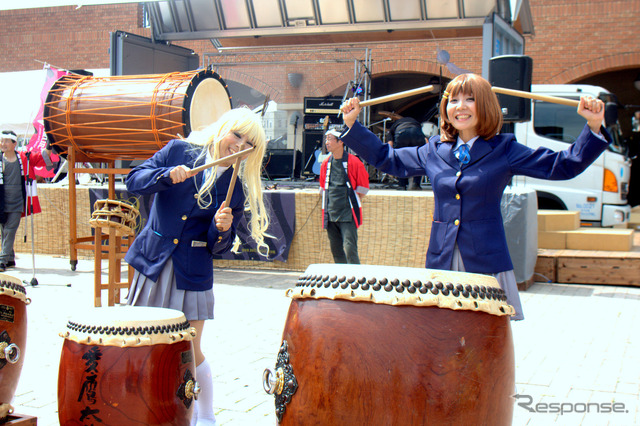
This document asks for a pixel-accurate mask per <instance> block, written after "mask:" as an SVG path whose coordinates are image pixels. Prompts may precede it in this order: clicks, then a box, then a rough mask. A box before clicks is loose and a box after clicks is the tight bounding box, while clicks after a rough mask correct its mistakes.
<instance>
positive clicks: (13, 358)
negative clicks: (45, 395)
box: [0, 274, 30, 423]
mask: <svg viewBox="0 0 640 426" xmlns="http://www.w3.org/2000/svg"><path fill="white" fill-rule="evenodd" d="M29 303H30V300H29V299H28V298H27V293H26V291H25V288H24V287H23V286H22V285H21V281H20V280H19V279H17V278H14V277H12V276H9V275H5V274H0V423H2V420H3V419H5V418H6V416H7V414H8V413H9V412H10V410H11V408H10V405H9V404H10V403H11V400H12V399H13V396H14V394H15V392H16V388H17V386H18V380H19V379H20V373H21V372H22V364H23V363H24V351H25V349H26V344H27V304H29Z"/></svg>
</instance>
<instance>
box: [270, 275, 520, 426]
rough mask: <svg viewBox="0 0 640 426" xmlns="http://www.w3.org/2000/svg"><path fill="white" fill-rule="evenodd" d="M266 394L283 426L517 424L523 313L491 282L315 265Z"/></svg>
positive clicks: (301, 284)
mask: <svg viewBox="0 0 640 426" xmlns="http://www.w3.org/2000/svg"><path fill="white" fill-rule="evenodd" d="M287 293H288V295H289V296H290V297H291V298H292V301H291V304H290V307H289V313H288V316H287V319H286V324H285V327H284V332H283V335H282V339H283V343H282V346H281V348H280V352H279V354H278V360H277V364H276V366H275V368H274V369H267V370H265V374H264V377H263V380H264V386H265V390H266V391H267V392H269V393H273V394H275V402H276V416H277V418H278V421H279V423H280V424H282V425H308V424H323V425H324V424H327V425H328V424H333V425H338V424H341V425H365V424H380V425H417V424H428V425H440V424H447V425H450V424H455V425H463V424H468V425H470V424H478V425H480V424H491V425H510V424H511V420H512V415H513V398H512V395H513V394H514V389H515V381H514V370H515V367H514V352H513V340H512V335H511V326H510V323H509V315H511V314H513V312H514V311H513V308H512V307H511V306H509V305H508V304H507V302H506V296H505V294H504V292H503V291H502V290H501V289H500V287H499V284H498V283H497V281H496V280H495V279H494V278H493V277H489V276H484V275H478V274H467V273H460V272H447V271H436V270H429V269H416V268H400V267H387V266H371V265H311V266H309V268H308V269H307V270H306V272H305V273H304V274H303V275H302V276H301V277H300V278H299V280H298V283H297V285H296V287H295V288H292V289H289V290H288V291H287Z"/></svg>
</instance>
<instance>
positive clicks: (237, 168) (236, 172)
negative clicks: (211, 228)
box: [224, 157, 242, 207]
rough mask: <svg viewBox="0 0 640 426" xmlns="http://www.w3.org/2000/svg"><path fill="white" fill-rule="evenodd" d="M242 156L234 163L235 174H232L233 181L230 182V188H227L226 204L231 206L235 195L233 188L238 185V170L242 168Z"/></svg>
mask: <svg viewBox="0 0 640 426" xmlns="http://www.w3.org/2000/svg"><path fill="white" fill-rule="evenodd" d="M241 160H242V158H239V157H238V158H237V159H236V163H235V164H234V165H233V174H232V175H231V182H230V183H229V189H227V198H225V199H224V206H225V207H229V203H230V202H231V195H233V188H234V187H235V186H236V179H237V178H238V170H240V161H241Z"/></svg>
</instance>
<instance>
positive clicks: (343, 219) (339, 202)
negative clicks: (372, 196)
mask: <svg viewBox="0 0 640 426" xmlns="http://www.w3.org/2000/svg"><path fill="white" fill-rule="evenodd" d="M325 145H326V147H327V151H328V152H329V153H330V156H329V157H327V158H325V160H324V161H323V162H322V165H321V167H320V194H321V196H322V227H323V228H325V229H326V230H327V236H328V237H329V245H330V247H331V254H332V255H333V260H334V262H335V263H360V256H359V255H358V228H359V227H360V225H361V224H362V200H361V198H362V197H363V196H364V195H365V194H366V193H367V192H368V191H369V174H368V173H367V171H366V169H365V167H364V164H362V161H360V159H359V158H358V157H356V156H355V155H352V154H349V153H348V152H346V151H345V149H344V144H343V143H342V141H341V140H340V132H339V131H337V130H334V129H331V130H329V131H328V132H327V133H326V135H325Z"/></svg>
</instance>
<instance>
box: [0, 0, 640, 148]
mask: <svg viewBox="0 0 640 426" xmlns="http://www.w3.org/2000/svg"><path fill="white" fill-rule="evenodd" d="M529 4H530V10H531V18H532V21H533V25H534V33H533V34H530V35H525V49H524V53H525V54H526V55H528V56H530V57H532V58H533V63H534V67H533V83H588V84H597V85H600V86H603V87H605V88H607V89H609V90H610V91H612V92H614V93H616V94H617V95H618V97H619V100H620V103H621V104H623V105H640V91H639V90H638V89H637V88H635V86H634V82H635V81H636V80H639V79H640V43H638V40H640V25H639V24H640V2H638V1H637V0H606V1H602V0H585V1H580V2H577V1H569V0H530V1H529ZM143 15H144V14H143V6H142V4H139V3H124V4H106V5H96V6H91V5H85V6H82V7H75V6H60V7H46V8H29V9H17V10H2V11H0V46H1V48H0V49H2V50H1V52H2V58H3V59H2V61H1V62H0V73H1V74H0V75H3V74H4V75H5V76H7V75H9V76H11V74H6V73H15V72H24V71H27V70H39V69H41V68H42V63H43V62H46V63H48V64H51V65H53V66H56V67H60V68H65V69H92V70H102V71H103V74H102V75H108V68H109V65H110V64H109V61H110V52H109V47H110V33H111V32H114V31H117V30H121V31H125V32H128V33H134V34H139V35H142V36H146V37H149V36H151V35H152V34H151V30H150V28H148V27H147V28H145V26H144V21H145V19H144V16H143ZM393 38H394V37H393V36H392V34H390V36H389V39H390V40H391V39H393ZM331 40H332V38H331V37H318V38H317V41H321V42H322V43H321V44H315V45H296V46H295V49H285V50H282V49H281V50H279V51H276V52H275V53H273V52H270V51H269V49H266V48H265V49H262V52H263V53H262V54H261V55H253V56H251V57H247V56H246V54H239V53H237V52H233V51H232V53H231V54H227V55H225V56H223V57H222V58H221V57H220V56H218V57H211V56H209V55H208V54H209V53H211V52H216V48H215V47H214V46H213V44H212V43H211V41H210V40H196V41H183V42H182V41H181V42H179V43H177V42H176V43H174V44H179V45H181V46H184V47H187V48H189V49H192V50H193V51H194V53H195V54H197V55H198V56H199V61H200V63H201V64H202V65H207V64H208V63H209V64H210V63H212V62H210V61H211V60H212V59H213V60H214V63H213V65H214V66H216V68H217V69H218V72H219V73H220V74H221V76H222V77H223V78H224V79H225V81H226V82H227V83H230V84H238V85H240V86H242V85H243V86H244V87H245V88H249V89H252V90H253V93H254V94H255V93H260V94H262V95H265V94H269V95H270V96H271V99H273V100H275V101H277V102H278V103H281V104H286V105H289V108H291V109H296V108H299V107H300V105H301V104H302V100H303V98H304V97H305V96H327V95H331V94H332V95H337V96H342V95H343V93H344V92H345V88H346V86H347V84H348V82H349V81H351V80H353V79H354V62H353V61H357V60H360V59H362V57H363V56H362V55H363V54H364V53H363V52H365V51H368V54H370V58H371V70H370V71H371V77H372V83H371V96H372V97H375V96H380V95H384V94H387V93H391V92H393V91H397V90H406V89H409V88H413V87H418V86H422V85H425V84H427V83H428V82H429V81H430V80H431V79H432V77H437V76H439V75H440V73H441V72H442V74H443V76H444V77H445V78H451V77H452V76H453V74H451V73H450V72H449V71H448V70H447V68H446V67H441V65H440V64H439V63H438V62H437V61H436V53H437V51H438V50H440V49H443V50H446V51H448V52H449V54H450V58H451V59H450V60H451V62H452V63H455V65H457V66H458V67H460V68H463V69H466V70H470V71H472V72H476V73H481V71H482V69H481V67H482V64H481V59H482V35H481V34H477V33H472V32H467V33H464V32H458V33H456V34H454V35H452V36H451V37H440V38H438V39H429V35H428V32H425V33H424V34H422V35H420V34H418V36H417V38H416V39H414V40H408V41H403V40H396V41H384V40H383V41H361V40H362V38H361V37H360V36H358V35H355V34H354V35H353V41H352V42H351V41H348V40H347V41H345V38H344V37H341V38H336V40H338V41H339V42H338V43H331ZM291 41H292V46H293V44H294V43H293V40H291ZM336 48H340V49H343V50H347V52H346V53H345V52H342V53H339V54H338V53H335V52H332V49H336ZM336 59H341V60H340V61H336ZM311 60H316V62H315V63H314V62H313V61H311ZM215 61H217V62H215ZM256 62H257V63H260V64H261V65H251V64H252V63H256ZM238 63H239V64H238ZM231 64H233V66H231ZM290 73H296V74H301V76H302V81H301V83H300V85H299V86H298V87H292V85H291V84H290V83H289V81H288V75H289V74H290ZM97 75H98V74H97ZM2 81H3V82H5V83H4V84H5V85H6V81H10V80H7V79H6V78H5V79H3V80H2ZM638 84H640V83H638ZM414 103H415V102H414ZM385 107H394V109H398V110H402V111H404V112H405V113H407V114H408V115H409V112H410V111H413V110H411V105H407V104H403V105H385ZM631 113H632V109H627V110H622V111H621V114H620V118H621V123H622V125H623V131H624V132H625V134H627V135H628V134H629V133H630V121H631ZM376 118H379V117H372V120H375V119H376ZM27 120H28V119H25V120H24V121H27ZM1 121H4V120H2V119H0V122H1Z"/></svg>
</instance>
